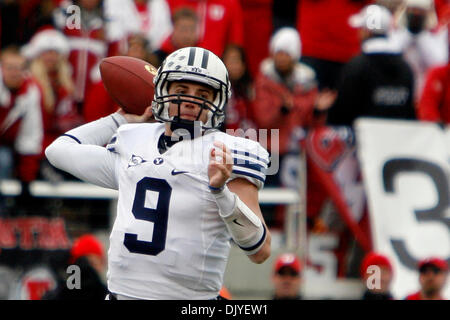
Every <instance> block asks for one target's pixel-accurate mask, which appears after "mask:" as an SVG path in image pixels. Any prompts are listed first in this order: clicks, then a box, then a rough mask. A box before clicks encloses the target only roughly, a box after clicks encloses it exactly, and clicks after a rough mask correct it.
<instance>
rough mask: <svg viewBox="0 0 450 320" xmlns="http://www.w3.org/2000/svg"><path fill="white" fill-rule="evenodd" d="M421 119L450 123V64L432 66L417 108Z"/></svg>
mask: <svg viewBox="0 0 450 320" xmlns="http://www.w3.org/2000/svg"><path fill="white" fill-rule="evenodd" d="M417 117H418V119H419V120H424V121H435V122H442V123H445V124H449V123H450V65H445V66H440V67H435V68H432V69H431V70H430V71H429V72H428V75H427V77H426V80H425V86H424V89H423V92H422V96H421V97H420V100H419V105H418V109H417Z"/></svg>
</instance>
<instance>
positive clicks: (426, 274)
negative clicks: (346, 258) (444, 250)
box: [405, 257, 448, 300]
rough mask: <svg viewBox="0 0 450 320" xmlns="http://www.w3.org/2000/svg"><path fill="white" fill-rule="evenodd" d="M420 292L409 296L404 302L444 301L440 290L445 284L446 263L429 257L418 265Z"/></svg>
mask: <svg viewBox="0 0 450 320" xmlns="http://www.w3.org/2000/svg"><path fill="white" fill-rule="evenodd" d="M418 270H419V283H420V290H419V291H418V292H416V293H413V294H410V295H409V296H407V297H406V298H405V300H444V297H443V296H442V290H443V289H444V287H445V285H446V283H447V276H448V263H447V262H446V261H445V260H443V259H440V258H437V257H431V258H427V259H424V260H422V261H420V262H419V264H418Z"/></svg>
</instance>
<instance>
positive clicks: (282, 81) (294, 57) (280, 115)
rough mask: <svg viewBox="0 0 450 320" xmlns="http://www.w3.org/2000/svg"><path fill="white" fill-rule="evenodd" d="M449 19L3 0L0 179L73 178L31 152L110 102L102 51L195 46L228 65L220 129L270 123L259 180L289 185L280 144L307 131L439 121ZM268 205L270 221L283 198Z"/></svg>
mask: <svg viewBox="0 0 450 320" xmlns="http://www.w3.org/2000/svg"><path fill="white" fill-rule="evenodd" d="M449 19H450V1H447V0H283V1H275V0H73V1H70V0H2V1H0V48H1V51H0V179H2V178H3V179H5V178H6V179H10V178H14V179H18V180H20V181H21V182H22V193H21V195H20V197H19V199H22V200H21V201H27V200H26V199H29V198H30V197H31V195H30V191H29V183H30V182H31V181H33V180H36V179H41V180H47V181H50V182H58V181H62V180H67V179H69V180H70V179H73V177H69V176H67V175H66V174H64V173H63V172H60V171H58V170H57V169H55V168H53V167H52V166H51V165H50V164H49V163H48V162H47V161H46V159H45V157H44V154H43V151H44V150H45V148H46V146H48V145H49V144H50V143H51V142H52V141H53V140H54V139H55V138H56V137H57V136H59V135H61V134H63V133H64V132H65V131H67V130H69V129H71V128H73V127H76V126H78V125H80V124H83V123H86V122H89V121H93V120H96V119H98V118H100V117H103V116H106V115H108V114H110V113H112V112H115V111H116V110H117V109H118V108H119V106H118V105H117V104H116V103H115V102H114V101H113V100H112V99H111V97H110V96H109V95H108V94H107V92H106V90H105V88H104V86H103V83H102V80H101V77H100V71H99V64H100V62H101V60H102V59H103V58H105V57H108V56H114V55H127V56H131V57H136V58H140V59H143V60H146V61H148V62H150V63H151V64H153V65H154V66H156V67H158V66H159V65H160V64H161V63H162V61H163V60H164V58H165V57H166V56H167V55H169V54H170V53H171V52H173V51H175V50H177V49H179V48H182V47H187V46H200V47H204V48H206V49H209V50H211V51H212V52H214V53H215V54H217V55H218V56H219V57H221V58H222V59H223V61H224V63H225V65H226V66H227V68H228V71H229V76H230V80H231V83H232V90H233V95H232V98H231V101H230V102H229V103H228V106H227V107H226V110H225V112H226V121H225V124H224V126H223V128H222V130H237V129H243V130H244V131H245V130H247V129H278V130H279V132H278V139H279V140H278V141H279V144H277V145H276V144H274V143H271V139H272V136H271V134H272V132H271V131H270V130H269V132H270V133H271V134H269V136H268V141H267V144H266V145H265V147H267V149H268V151H269V152H270V153H271V156H272V158H274V156H275V158H277V159H279V164H280V169H279V170H278V173H277V174H275V175H268V176H267V181H266V186H267V187H290V186H292V185H293V183H292V181H293V180H295V177H292V174H291V171H292V170H291V168H292V166H291V163H292V157H291V155H292V154H293V153H294V154H296V153H297V152H298V149H299V146H300V145H301V144H300V141H301V140H302V138H304V137H305V135H306V134H307V132H309V131H311V130H313V129H317V128H320V127H323V126H331V125H337V126H347V127H350V128H351V127H352V125H353V122H354V120H355V119H357V118H358V117H361V116H370V117H382V118H396V119H416V120H423V121H434V122H438V123H442V124H447V123H450V65H449V64H448V53H449V35H448V27H447V26H448V21H449ZM229 132H231V131H229ZM234 132H236V131H234ZM295 159H297V158H295ZM307 170H309V169H307ZM307 179H308V180H307V189H308V191H307V197H308V201H307V205H308V208H307V214H308V216H311V217H313V216H315V215H316V213H317V211H318V210H319V208H320V205H318V203H322V202H323V192H322V191H321V190H320V186H319V185H318V180H320V179H319V178H318V177H317V176H316V174H315V172H314V171H312V172H309V171H308V174H307ZM0 209H2V204H1V203H0ZM267 210H269V211H267ZM267 210H265V212H264V214H265V215H270V216H266V217H265V218H266V221H267V222H268V223H269V224H270V225H271V226H273V227H277V226H281V225H282V224H283V219H282V212H284V211H283V208H281V209H280V206H277V207H274V208H271V209H270V208H269V209H267ZM280 212H281V213H280ZM280 216H281V218H280ZM312 227H314V228H316V229H317V228H320V226H317V225H315V226H312ZM299 268H300V267H296V268H295V270H296V273H299V270H300V269H299Z"/></svg>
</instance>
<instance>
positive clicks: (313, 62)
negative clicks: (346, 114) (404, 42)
mask: <svg viewBox="0 0 450 320" xmlns="http://www.w3.org/2000/svg"><path fill="white" fill-rule="evenodd" d="M370 2H372V0H302V1H299V3H298V6H297V30H298V31H299V33H300V34H301V35H302V42H303V57H302V61H303V62H304V63H307V64H308V65H310V66H311V67H312V68H313V69H314V70H315V71H316V74H317V79H318V82H319V87H320V88H330V89H335V88H336V87H337V81H338V77H339V75H340V73H341V70H342V67H343V66H344V64H345V63H347V62H348V61H350V59H351V58H353V57H354V56H356V55H358V54H359V53H360V40H359V38H358V33H357V31H356V30H355V29H352V28H351V27H350V26H349V25H348V19H349V18H350V16H352V15H354V14H356V13H358V12H359V11H360V10H361V9H362V8H363V7H364V6H365V5H367V4H368V3H370Z"/></svg>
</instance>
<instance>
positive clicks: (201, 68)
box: [45, 47, 271, 300]
mask: <svg viewBox="0 0 450 320" xmlns="http://www.w3.org/2000/svg"><path fill="white" fill-rule="evenodd" d="M154 84H155V97H154V101H153V104H152V107H149V108H147V109H146V111H145V112H144V114H142V115H140V116H137V115H132V114H126V113H125V112H124V111H122V110H119V111H118V112H116V113H113V114H112V115H110V116H108V117H105V118H101V119H99V120H96V121H94V122H91V123H88V124H85V125H83V126H81V127H78V128H75V129H73V130H70V131H68V132H67V133H66V134H64V135H63V136H61V137H59V138H58V139H57V140H55V141H54V143H53V144H52V145H50V146H49V147H48V148H47V149H46V152H45V153H46V156H47V158H48V159H49V160H50V162H51V163H52V164H53V165H54V166H56V167H58V168H60V169H62V170H65V171H67V172H69V173H71V174H73V175H74V176H76V177H78V178H80V179H82V180H84V181H87V182H89V183H93V184H96V185H99V186H102V187H106V188H112V189H117V190H118V191H119V197H118V204H117V217H116V220H115V222H114V226H113V229H112V231H111V235H110V248H109V251H108V289H109V291H110V294H109V296H108V298H109V299H119V300H120V299H201V300H204V299H215V298H217V297H218V294H219V291H220V289H221V287H222V282H223V276H224V272H225V267H226V264H227V259H228V255H229V250H230V246H231V242H230V239H233V241H234V243H235V244H236V245H238V246H239V247H240V248H241V249H242V251H243V252H245V253H246V254H247V255H248V257H249V258H250V260H251V261H253V262H255V263H262V262H264V261H265V260H266V259H267V258H268V257H269V255H270V241H271V240H270V239H271V237H270V233H269V230H268V229H267V226H266V225H265V222H264V219H263V217H262V214H261V211H260V208H259V202H258V190H259V189H261V188H262V187H263V184H264V181H265V171H266V169H267V165H268V163H269V158H268V152H267V151H266V150H265V149H264V148H263V147H262V146H261V145H260V144H259V143H258V142H256V141H253V140H250V139H244V138H241V137H235V136H231V135H228V134H225V133H223V132H220V131H218V130H217V129H215V128H217V127H219V126H220V124H221V123H222V122H223V120H224V107H225V105H226V103H227V101H228V99H229V97H230V94H231V93H230V92H231V88H230V82H229V80H228V73H227V70H226V67H225V65H224V64H223V62H222V61H221V60H220V59H219V58H218V57H217V56H216V55H214V54H213V53H212V52H210V51H208V50H205V49H202V48H197V47H189V48H183V49H179V50H177V51H175V52H174V53H172V54H171V55H169V56H168V57H167V58H166V59H165V61H164V62H163V64H162V65H161V67H160V68H159V69H158V73H157V75H156V76H155V79H154ZM152 115H153V116H154V117H155V118H156V119H157V120H158V121H159V122H156V123H148V122H147V121H148V120H149V119H150V118H151V117H152ZM108 142H109V143H108ZM105 145H106V147H104V146H105Z"/></svg>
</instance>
